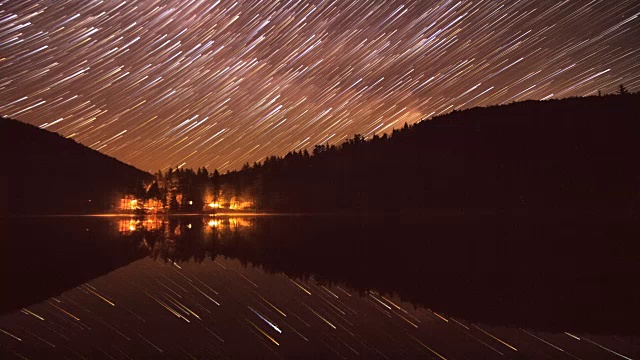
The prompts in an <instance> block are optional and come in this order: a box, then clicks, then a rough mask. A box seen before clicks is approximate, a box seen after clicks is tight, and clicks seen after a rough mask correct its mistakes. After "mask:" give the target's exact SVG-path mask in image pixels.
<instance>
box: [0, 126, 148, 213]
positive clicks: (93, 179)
mask: <svg viewBox="0 0 640 360" xmlns="http://www.w3.org/2000/svg"><path fill="white" fill-rule="evenodd" d="M0 133H2V134H4V135H3V136H4V137H6V141H5V144H4V147H5V151H3V154H2V157H3V159H2V160H3V161H2V164H3V166H2V168H3V169H2V171H1V173H0V174H1V175H0V176H1V177H3V178H4V179H3V181H2V182H3V183H4V184H3V185H4V186H5V188H6V189H7V197H8V202H7V204H8V209H6V210H7V211H9V212H10V213H11V214H82V213H97V212H105V211H109V210H110V209H111V208H112V207H113V206H114V205H115V204H117V199H118V195H119V194H122V193H123V192H125V191H128V190H129V189H131V188H134V187H135V186H136V185H139V184H140V182H142V181H147V180H150V179H152V175H151V174H149V173H146V172H144V171H141V170H139V169H136V168H135V167H133V166H131V165H127V164H125V163H123V162H121V161H119V160H117V159H114V158H112V157H109V156H107V155H104V154H102V153H100V152H98V151H95V150H93V149H90V148H88V147H86V146H84V145H81V144H79V143H77V142H75V141H74V140H72V139H69V138H65V137H63V136H61V135H59V134H56V133H53V132H49V131H46V130H43V129H39V128H37V127H35V126H33V125H29V124H25V123H22V122H20V121H17V120H13V119H8V118H0Z"/></svg>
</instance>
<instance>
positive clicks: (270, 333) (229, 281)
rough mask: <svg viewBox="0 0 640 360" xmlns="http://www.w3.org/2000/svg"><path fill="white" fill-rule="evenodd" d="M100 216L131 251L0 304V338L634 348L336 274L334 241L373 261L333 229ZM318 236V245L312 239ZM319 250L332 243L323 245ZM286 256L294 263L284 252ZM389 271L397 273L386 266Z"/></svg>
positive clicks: (36, 344) (372, 353)
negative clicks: (459, 311)
mask: <svg viewBox="0 0 640 360" xmlns="http://www.w3.org/2000/svg"><path fill="white" fill-rule="evenodd" d="M321 223H323V224H324V225H323V226H327V224H328V223H327V222H326V221H324V220H323V221H321ZM112 224H113V228H114V229H117V233H118V234H120V236H121V237H122V239H133V240H135V241H134V242H133V243H132V245H134V246H135V247H136V249H138V250H140V251H142V254H144V256H145V257H144V258H143V259H141V260H138V261H135V262H133V263H131V264H129V265H127V266H124V267H122V268H120V269H118V270H115V271H113V272H111V273H109V274H108V275H106V276H102V277H98V278H96V279H94V280H91V281H88V282H86V283H84V284H82V285H80V286H78V287H75V288H73V289H71V290H69V291H66V292H64V293H63V294H61V295H56V296H54V297H52V298H50V299H48V300H46V301H44V302H41V303H38V304H35V305H30V306H26V307H25V308H23V309H21V310H19V311H14V312H12V313H10V314H7V315H4V316H0V330H2V331H1V333H0V346H1V351H3V352H5V353H6V354H7V355H8V356H13V357H16V356H17V357H20V356H24V357H27V358H52V357H60V358H62V357H65V356H75V357H77V356H78V355H80V356H81V357H90V358H95V357H107V358H111V357H112V358H116V359H125V358H129V357H131V358H150V357H159V356H166V357H170V358H173V357H187V358H238V357H245V358H246V357H249V358H255V357H267V358H278V357H284V358H286V357H292V356H296V357H306V358H353V357H366V358H391V359H392V358H410V357H414V358H434V359H462V358H478V357H482V358H501V359H502V358H520V357H525V358H527V357H528V358H539V357H549V358H561V357H570V358H580V359H606V358H625V357H626V358H636V357H637V355H638V353H639V352H640V350H639V348H640V346H639V345H638V344H639V342H638V338H637V337H629V336H595V335H589V334H587V335H585V334H584V333H581V332H574V331H573V330H571V329H566V330H569V331H566V332H564V331H556V330H554V331H552V332H543V331H539V330H531V329H529V328H526V327H525V328H523V329H520V328H519V327H516V326H507V327H505V326H499V325H495V324H493V325H492V324H487V323H485V322H482V321H473V320H472V321H469V320H465V317H464V316H456V315H455V314H454V315H453V316H452V315H451V313H449V312H448V311H442V310H441V308H432V310H430V309H429V307H430V306H429V304H428V303H425V304H424V306H418V307H415V306H414V305H413V304H411V303H409V302H407V301H403V300H402V299H401V298H400V297H399V296H397V295H393V294H389V293H388V292H386V291H376V290H375V286H371V285H370V284H376V281H372V282H369V283H365V284H364V285H358V282H354V281H352V282H349V281H346V280H345V279H349V278H352V279H353V276H355V275H354V274H348V273H345V274H343V277H341V276H339V275H332V272H331V268H334V267H337V268H338V269H341V271H344V269H347V268H346V267H345V266H346V265H345V264H347V263H348V261H347V262H345V260H342V259H341V257H340V256H339V253H340V252H341V251H342V252H344V253H345V254H348V255H349V256H352V262H356V263H358V262H359V265H358V266H359V267H364V268H365V272H367V273H368V274H369V277H373V278H379V277H380V274H382V273H380V272H378V271H377V270H375V269H374V268H367V267H368V266H369V265H367V262H366V261H367V257H371V256H372V255H371V254H366V253H361V255H362V257H363V258H362V259H356V258H353V255H354V254H358V253H359V252H358V251H359V250H355V251H354V250H353V249H350V248H349V246H348V244H345V243H344V242H342V241H343V240H344V239H341V238H338V239H337V240H332V241H333V242H329V241H330V240H329V239H326V240H327V242H328V243H325V244H318V243H313V244H306V245H305V246H304V247H301V248H300V246H301V245H300V243H299V242H290V241H293V240H291V239H284V240H282V238H281V236H280V235H282V233H281V232H279V231H278V230H277V226H276V225H274V224H271V223H269V222H266V221H263V222H260V221H258V220H257V219H255V218H248V217H237V218H234V217H213V216H212V217H183V218H181V217H148V218H119V219H117V221H116V222H112ZM266 224H268V226H267V225H266ZM296 224H297V222H293V223H286V224H284V225H282V226H283V227H284V228H286V229H288V230H290V231H291V232H292V234H293V235H291V238H292V239H293V238H297V237H301V240H300V241H302V242H304V241H311V240H309V239H308V237H307V236H306V235H305V236H303V235H300V234H306V233H304V232H302V233H301V231H300V229H301V228H300V227H299V225H296ZM313 231H314V232H317V231H318V229H317V228H316V229H314V230H313ZM354 231H356V233H359V232H362V230H361V229H356V230H354ZM333 233H336V232H333ZM381 235H385V234H381ZM350 236H352V234H351V233H350ZM387 239H388V238H387ZM368 240H369V241H372V242H373V240H372V239H368ZM325 247H328V248H329V250H331V251H332V252H329V251H328V250H322V249H324V248H325ZM292 248H293V252H292V254H293V255H291V256H290V255H289V254H288V253H287V251H289V250H291V249H292ZM309 248H311V249H312V250H311V252H306V253H305V251H304V250H303V249H309ZM381 252H383V253H384V252H386V253H387V254H386V255H387V256H386V261H377V262H376V266H379V267H381V268H386V270H385V271H387V272H390V273H392V274H396V273H394V270H393V268H394V267H395V268H397V267H399V266H400V265H401V264H402V261H396V260H393V256H392V255H391V253H390V252H389V251H388V249H383V250H382V251H381ZM332 253H337V254H336V255H334V257H333V258H331V257H330V256H331V255H330V254H332ZM438 253H446V252H438ZM217 255H223V256H224V258H223V257H221V256H217ZM227 256H229V257H230V258H227ZM296 257H298V258H300V259H301V260H300V263H295V262H294V259H295V258H296ZM316 257H318V258H319V259H315V258H316ZM236 258H237V259H236ZM382 258H383V259H384V257H382ZM154 259H155V260H154ZM318 264H321V265H318ZM301 269H302V270H301ZM439 276H441V274H439ZM393 278H395V279H396V280H395V281H396V282H398V284H397V285H398V286H399V287H402V286H401V284H400V283H399V282H400V278H399V277H395V275H394V277H393ZM404 281H407V279H405V280H404ZM409 281H411V282H414V283H417V285H418V286H419V287H436V288H437V289H438V292H444V291H449V292H451V293H452V295H451V297H449V298H447V299H453V298H455V297H463V298H464V301H466V302H468V303H473V302H475V303H479V302H480V300H481V299H474V298H470V297H465V296H464V295H460V294H462V292H461V290H462V289H460V290H458V289H456V288H455V287H452V288H449V289H445V288H443V287H441V286H439V285H437V284H436V282H435V279H426V278H419V277H414V278H411V279H409ZM383 283H384V282H383V281H382V280H380V282H377V284H383ZM354 288H355V289H357V290H354ZM383 288H386V287H385V286H383ZM405 291H406V290H405ZM457 292H458V293H457ZM405 295H406V293H405ZM409 297H410V296H409ZM434 299H435V298H434Z"/></svg>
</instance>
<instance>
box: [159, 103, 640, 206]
mask: <svg viewBox="0 0 640 360" xmlns="http://www.w3.org/2000/svg"><path fill="white" fill-rule="evenodd" d="M638 112H640V94H637V93H636V94H628V93H626V92H623V93H621V95H607V96H594V97H587V98H570V99H564V100H550V101H543V102H540V101H525V102H519V103H513V104H509V105H502V106H491V107H486V108H473V109H469V110H464V111H453V112H452V113H450V114H447V115H443V116H438V117H436V118H434V119H432V120H429V121H422V122H420V123H417V124H415V125H407V124H405V125H404V127H403V128H401V129H396V130H393V133H392V134H391V135H389V136H388V135H387V134H384V135H382V136H378V135H374V136H373V137H372V138H371V139H369V140H366V139H365V138H364V137H363V136H361V135H359V134H356V135H355V136H354V137H353V138H351V139H348V140H346V141H345V142H343V143H342V144H340V145H329V144H324V145H317V146H315V147H314V148H313V150H312V153H311V154H310V153H309V152H308V151H307V150H300V151H292V152H289V153H288V154H286V155H285V156H283V157H277V156H270V157H268V158H266V159H265V160H264V161H263V162H256V163H254V164H253V165H249V164H245V165H244V167H243V168H242V169H241V170H238V171H233V172H227V173H226V174H219V173H218V171H217V170H216V171H214V172H213V173H212V174H209V173H208V172H207V170H206V169H204V168H202V169H198V170H197V171H193V170H189V169H184V170H183V169H178V170H171V169H170V170H169V171H168V172H167V173H164V174H162V173H158V174H157V175H156V178H157V183H158V184H159V186H160V193H163V192H167V190H169V193H171V192H173V193H182V194H184V197H183V198H182V202H180V203H176V201H174V197H173V196H169V197H168V201H169V202H170V204H171V208H172V209H174V208H175V209H178V208H184V207H186V206H188V205H187V204H190V203H189V201H191V202H192V203H191V204H192V205H190V206H194V207H201V206H203V205H204V204H205V202H206V201H208V200H207V199H211V200H213V201H217V200H218V199H219V198H226V199H230V198H231V197H236V198H237V199H247V200H250V201H252V202H253V203H254V204H255V207H256V209H258V210H263V211H278V212H294V211H302V212H334V211H344V212H383V211H400V210H416V209H425V208H465V209H470V208H481V209H498V210H499V211H500V210H508V209H514V208H526V209H545V210H550V209H554V208H556V209H569V208H570V209H580V210H589V211H590V210H593V209H612V208H616V209H623V210H624V211H627V210H629V211H631V210H633V209H637V206H638V204H639V198H640V185H639V184H640V169H639V168H637V167H635V166H632V165H631V164H633V163H634V162H635V161H636V160H637V159H636V156H637V154H639V153H640V142H638V141H637V139H636V137H637V135H638V134H640V122H638V121H636V120H635V115H636V114H637V113H638ZM154 186H156V185H154ZM152 189H153V191H154V192H155V191H156V190H155V188H152ZM171 189H174V190H176V191H173V190H171ZM163 194H164V193H163ZM165 198H167V197H165Z"/></svg>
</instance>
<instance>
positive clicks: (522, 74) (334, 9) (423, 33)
mask: <svg viewBox="0 0 640 360" xmlns="http://www.w3.org/2000/svg"><path fill="white" fill-rule="evenodd" d="M639 15H640V2H638V1H554V2H548V1H522V0H520V1H437V2H436V1H337V0H336V1H329V0H325V1H322V0H316V1H306V0H297V1H295V0H291V1H220V0H217V1H213V0H212V1H204V0H191V1H178V0H165V1H161V0H156V1H153V0H145V1H136V0H129V1H84V0H83V1H79V0H61V1H55V2H51V1H28V0H22V1H11V0H9V1H0V115H2V116H7V117H12V118H16V119H19V120H22V121H25V122H28V123H30V124H33V125H36V126H39V127H41V128H44V129H47V130H50V131H55V132H58V133H61V134H63V135H64V136H67V137H70V138H73V139H74V140H76V141H78V142H80V143H82V144H85V145H87V146H90V147H91V148H93V149H96V150H99V151H101V152H103V153H106V154H108V155H110V156H113V157H116V158H118V159H120V160H122V161H125V162H127V163H130V164H132V165H134V166H137V167H139V168H141V169H144V170H148V171H156V170H158V169H163V170H164V169H167V168H168V167H169V166H173V167H177V166H185V167H194V168H195V167H200V166H205V167H207V168H208V169H209V170H213V169H214V168H218V169H220V170H223V171H224V170H233V169H238V168H239V167H241V166H242V164H244V163H245V162H249V163H252V162H254V161H260V160H262V159H264V158H265V157H266V156H269V155H273V154H275V155H284V154H285V153H287V152H288V151H292V150H296V151H297V150H301V149H304V148H308V149H310V148H311V147H313V145H315V144H321V143H322V144H324V143H330V144H336V143H340V142H342V141H343V140H344V139H345V138H347V137H351V136H353V134H355V133H360V134H362V135H364V136H366V137H369V136H371V135H373V134H374V133H384V132H390V131H391V130H392V129H393V128H399V127H401V126H402V125H403V124H404V123H405V122H406V123H415V122H417V121H419V120H420V119H424V118H429V117H432V116H435V115H438V114H443V113H447V112H450V111H452V110H456V109H464V108H469V107H474V106H486V105H493V104H503V103H509V102H512V101H520V100H526V99H537V100H541V99H550V98H562V97H569V96H585V95H595V94H596V93H597V92H598V91H601V92H603V93H611V92H614V91H615V89H616V87H617V86H618V85H619V84H624V85H625V87H626V88H628V89H629V90H631V91H637V90H639V89H640V31H639V30H640V21H639V19H638V16H639ZM292 285H293V284H292ZM85 290H86V291H90V290H91V289H85ZM251 321H253V323H256V324H257V323H258V322H259V321H260V319H259V318H253V319H252V320H251ZM253 323H249V322H247V323H246V324H245V325H246V326H247V327H248V328H249V329H252V328H253V326H252V325H251V324H253ZM260 325H261V326H263V325H264V324H260ZM254 326H255V324H254ZM131 336H135V335H131Z"/></svg>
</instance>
